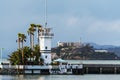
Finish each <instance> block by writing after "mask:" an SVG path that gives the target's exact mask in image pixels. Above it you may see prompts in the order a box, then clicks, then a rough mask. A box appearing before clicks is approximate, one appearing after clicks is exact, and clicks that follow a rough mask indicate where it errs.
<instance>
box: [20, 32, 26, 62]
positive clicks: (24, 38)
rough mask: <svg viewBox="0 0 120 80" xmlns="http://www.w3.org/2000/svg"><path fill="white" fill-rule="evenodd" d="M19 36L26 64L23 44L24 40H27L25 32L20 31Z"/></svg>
mask: <svg viewBox="0 0 120 80" xmlns="http://www.w3.org/2000/svg"><path fill="white" fill-rule="evenodd" d="M18 36H19V41H20V42H21V44H22V63H23V64H24V51H23V44H24V42H26V36H25V34H22V33H18ZM19 44H20V43H19Z"/></svg>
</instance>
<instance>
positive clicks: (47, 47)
mask: <svg viewBox="0 0 120 80" xmlns="http://www.w3.org/2000/svg"><path fill="white" fill-rule="evenodd" d="M52 36H53V33H51V28H46V27H45V28H43V27H42V28H41V30H40V33H39V41H40V43H39V45H40V52H41V57H42V59H43V60H44V64H50V63H51V39H52Z"/></svg>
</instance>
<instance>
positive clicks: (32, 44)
mask: <svg viewBox="0 0 120 80" xmlns="http://www.w3.org/2000/svg"><path fill="white" fill-rule="evenodd" d="M31 39H32V40H31V46H32V50H33V49H34V35H31Z"/></svg>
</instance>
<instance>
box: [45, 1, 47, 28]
mask: <svg viewBox="0 0 120 80" xmlns="http://www.w3.org/2000/svg"><path fill="white" fill-rule="evenodd" d="M45 27H47V0H45Z"/></svg>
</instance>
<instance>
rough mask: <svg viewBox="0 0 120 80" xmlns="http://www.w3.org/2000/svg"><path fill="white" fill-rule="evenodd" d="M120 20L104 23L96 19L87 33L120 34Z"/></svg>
mask: <svg viewBox="0 0 120 80" xmlns="http://www.w3.org/2000/svg"><path fill="white" fill-rule="evenodd" d="M119 28H120V20H114V21H104V20H97V19H95V20H94V22H92V23H91V24H90V25H89V26H88V29H87V31H88V32H89V33H96V32H106V33H112V32H115V33H120V29H119Z"/></svg>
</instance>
